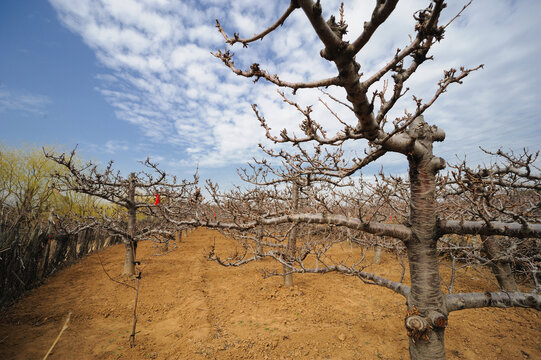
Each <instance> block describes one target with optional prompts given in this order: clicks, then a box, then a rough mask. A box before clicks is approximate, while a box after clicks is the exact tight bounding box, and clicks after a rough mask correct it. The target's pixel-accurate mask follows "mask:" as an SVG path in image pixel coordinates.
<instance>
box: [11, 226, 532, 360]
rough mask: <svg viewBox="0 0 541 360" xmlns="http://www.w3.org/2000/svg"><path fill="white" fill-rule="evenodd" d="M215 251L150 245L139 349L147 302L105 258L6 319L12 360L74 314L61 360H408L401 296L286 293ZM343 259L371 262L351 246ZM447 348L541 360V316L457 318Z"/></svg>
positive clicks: (304, 280)
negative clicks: (217, 258) (221, 261)
mask: <svg viewBox="0 0 541 360" xmlns="http://www.w3.org/2000/svg"><path fill="white" fill-rule="evenodd" d="M213 241H216V244H217V248H218V250H219V251H222V252H223V251H225V250H224V249H226V248H227V247H229V248H231V246H232V242H231V241H230V240H227V239H224V238H223V237H222V236H221V235H220V234H218V233H217V232H214V231H209V230H205V229H199V230H196V231H194V232H193V233H191V234H190V235H189V236H188V237H185V239H184V241H183V242H182V243H181V244H180V246H179V247H178V248H177V249H176V250H174V251H172V252H170V253H168V254H166V255H162V256H155V255H154V254H155V253H159V250H158V249H156V248H154V247H153V245H154V244H153V243H151V242H143V243H141V244H140V245H139V249H138V256H139V258H140V260H141V261H142V265H141V269H142V271H143V278H142V280H141V283H140V294H139V307H138V323H137V330H138V333H137V336H136V346H135V347H134V348H130V346H129V344H128V335H129V333H130V330H131V322H132V312H133V302H134V293H135V292H134V291H133V290H132V289H129V288H127V287H125V286H122V285H119V284H117V283H114V282H112V281H111V280H110V279H109V278H108V277H107V276H106V275H105V273H104V271H103V269H102V266H101V264H100V261H99V258H98V256H97V255H96V254H94V255H92V256H89V257H87V258H85V259H83V260H82V261H81V262H79V263H78V264H76V265H73V266H71V267H69V268H67V269H65V270H64V271H62V272H60V273H58V274H57V275H55V276H53V277H52V278H51V279H49V280H48V281H47V283H46V284H45V285H43V286H41V287H39V288H37V289H35V290H33V291H31V292H29V293H28V294H27V295H26V296H25V298H23V299H22V300H21V301H19V302H18V303H17V304H15V305H14V306H12V307H11V308H9V309H7V310H6V311H5V312H4V313H2V314H0V359H42V358H43V356H44V355H45V353H46V352H47V350H48V348H49V347H50V346H51V344H52V343H53V341H54V339H55V338H56V336H57V335H58V333H59V331H60V329H61V328H62V324H63V323H64V320H65V318H66V316H67V314H68V312H69V311H71V312H72V315H71V321H70V323H69V328H68V329H67V330H66V331H65V332H64V334H63V335H62V337H61V338H60V341H59V342H58V343H57V345H56V347H55V349H54V351H53V353H52V354H51V355H50V357H49V359H407V358H408V352H407V347H408V339H407V336H406V334H405V330H404V327H403V318H404V314H405V305H404V299H403V298H402V297H401V296H399V295H396V294H394V293H393V292H391V291H390V290H387V289H384V288H380V287H376V286H371V285H366V284H363V283H362V282H361V281H360V280H358V279H355V278H351V277H346V276H342V275H339V274H328V275H299V276H296V277H295V281H296V286H294V287H293V288H285V287H282V286H281V281H282V280H281V279H280V278H277V277H275V278H270V279H265V280H264V279H263V278H262V274H261V269H262V268H263V267H266V268H268V269H273V268H275V267H276V265H275V263H273V262H271V261H268V262H260V263H254V264H250V265H246V266H244V267H241V268H224V267H221V266H219V265H218V264H216V263H212V262H208V261H206V260H205V258H204V256H203V254H204V249H206V248H208V247H209V246H210V245H211V244H212V243H213ZM333 251H334V252H335V253H336V254H337V256H347V255H352V252H353V253H354V254H353V255H358V254H359V253H360V249H358V248H349V247H336V248H335V249H333ZM101 259H102V260H103V264H104V266H105V269H106V270H107V271H108V272H109V273H110V274H111V276H113V277H114V278H115V279H118V280H122V278H121V277H120V273H121V271H122V261H123V246H122V245H118V246H114V247H112V248H109V249H107V250H105V251H102V252H101ZM370 269H372V270H375V271H376V272H377V273H379V274H383V275H389V274H390V273H393V272H397V271H398V269H399V265H398V264H397V263H396V262H395V261H394V260H393V259H392V256H391V255H385V256H384V258H383V261H382V263H381V264H380V265H378V266H377V267H376V266H371V267H370V268H369V270H370ZM398 276H399V275H398ZM459 277H461V279H460V280H461V281H460V284H463V285H462V288H460V287H458V288H457V289H456V290H457V292H460V291H468V290H470V291H471V290H475V289H479V288H482V286H485V285H486V283H487V280H486V279H484V278H482V277H481V276H479V274H478V273H475V272H472V271H471V270H470V271H469V272H461V273H459ZM394 278H396V275H394ZM124 281H125V282H127V283H132V284H133V280H124ZM406 281H407V279H406ZM445 341H446V349H447V354H448V356H447V357H448V359H528V358H530V359H541V314H539V312H537V311H534V310H525V309H507V310H500V309H478V310H466V311H461V312H455V313H452V314H451V316H450V319H449V327H448V329H447V331H446V339H445Z"/></svg>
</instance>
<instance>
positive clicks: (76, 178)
mask: <svg viewBox="0 0 541 360" xmlns="http://www.w3.org/2000/svg"><path fill="white" fill-rule="evenodd" d="M45 156H46V157H47V158H49V159H51V160H53V161H55V162H57V163H58V164H60V165H63V166H64V167H65V168H66V169H67V170H68V173H67V174H66V173H56V174H55V177H56V180H57V181H58V184H59V185H58V186H59V188H60V187H61V189H62V190H63V191H75V192H78V193H83V194H88V195H92V196H95V197H98V198H100V199H102V200H105V201H106V202H108V203H112V204H114V205H115V206H116V207H117V209H116V211H114V212H113V213H112V214H106V213H103V215H102V222H103V227H104V228H106V229H108V230H110V231H111V232H113V233H115V234H117V235H121V236H123V239H124V244H125V246H126V257H125V261H124V271H123V275H128V276H131V275H135V264H136V261H135V259H136V250H137V241H138V240H141V239H142V238H144V237H145V236H148V235H150V234H152V233H159V232H161V231H162V230H161V229H160V228H159V227H157V226H156V224H151V225H153V226H151V227H149V228H144V229H137V226H136V223H137V213H138V211H140V210H141V209H149V208H152V207H154V206H156V205H157V204H158V202H159V201H158V199H156V200H157V201H154V199H155V198H156V196H159V195H156V194H160V192H161V193H162V194H163V195H165V193H167V195H168V196H169V197H171V196H174V197H178V198H182V197H183V196H185V193H186V192H188V191H189V189H190V188H191V187H193V186H195V185H196V184H197V181H198V178H197V175H195V176H194V180H193V181H191V182H190V181H186V180H182V181H181V182H180V183H178V184H177V182H176V178H173V179H172V181H171V182H168V181H167V180H168V179H167V175H166V173H165V172H164V171H162V170H160V169H159V168H158V164H155V163H152V162H150V160H149V159H147V160H146V161H145V162H144V163H143V165H145V166H146V167H147V168H148V169H149V170H151V171H153V172H154V173H155V174H154V175H153V174H152V173H150V172H145V171H140V172H138V173H135V172H133V173H130V175H129V176H128V177H127V178H125V177H123V176H122V175H121V174H120V172H119V171H114V170H113V167H112V166H113V162H112V161H111V162H109V164H108V165H107V167H106V168H105V169H104V170H101V169H99V168H98V166H97V165H96V164H93V163H92V162H87V163H86V164H84V165H78V164H77V163H76V162H75V161H74V156H75V150H73V151H72V152H71V153H70V154H69V155H66V154H65V153H63V154H61V155H55V154H53V153H47V152H46V153H45ZM163 195H162V198H163V197H164V196H163ZM119 210H122V212H120V211H119ZM124 212H125V216H124V214H123V213H124Z"/></svg>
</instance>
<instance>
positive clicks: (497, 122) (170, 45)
mask: <svg viewBox="0 0 541 360" xmlns="http://www.w3.org/2000/svg"><path fill="white" fill-rule="evenodd" d="M374 2H375V1H366V0H357V1H346V2H345V12H346V13H345V15H346V21H347V23H348V24H349V33H348V34H347V35H346V39H354V38H355V37H356V36H358V35H359V33H360V31H361V30H362V24H363V22H364V21H365V20H367V19H368V18H369V16H370V10H371V7H372V6H373V3H374ZM288 3H289V2H288V1H285V0H280V1H278V0H276V1H253V0H252V1H248V0H235V1H225V0H204V1H203V0H202V1H188V0H77V1H73V0H49V1H48V2H47V1H43V0H25V1H20V0H3V1H1V2H0V49H1V55H0V124H1V125H2V126H1V128H0V129H1V130H0V142H2V143H4V144H7V145H10V146H20V145H21V144H33V145H37V146H41V145H45V144H47V145H56V146H58V147H61V148H63V149H65V150H69V149H71V148H73V147H74V146H75V145H76V144H78V149H79V152H80V153H81V155H82V156H83V157H84V158H85V159H93V160H96V161H101V162H104V163H105V162H107V161H108V160H115V163H116V164H117V167H118V168H119V169H121V170H122V171H124V172H127V171H130V170H131V169H134V168H136V167H137V161H138V160H141V159H144V158H146V157H147V156H150V157H151V158H152V159H154V160H156V161H158V162H159V163H160V164H161V165H162V167H163V168H164V169H166V170H168V171H169V172H170V173H174V174H177V175H178V176H180V177H187V176H189V174H190V173H193V170H194V168H195V167H196V166H197V165H198V166H199V169H200V173H201V175H202V177H203V178H205V177H210V178H212V179H213V180H215V181H219V182H221V183H231V182H239V181H238V180H237V177H236V172H235V169H236V168H238V167H240V166H243V165H244V164H245V163H246V162H247V161H250V159H251V158H252V157H253V156H256V157H261V156H262V155H261V153H259V152H258V150H257V144H258V143H260V142H265V139H264V131H263V130H262V129H261V128H260V127H259V123H258V122H257V120H256V119H255V116H254V114H253V112H252V110H251V107H250V104H252V103H257V104H258V105H259V107H260V109H261V111H262V113H263V115H264V116H265V117H266V119H267V121H268V122H269V125H270V126H271V128H272V129H273V130H275V131H276V133H278V132H279V130H281V129H282V128H288V129H289V130H290V131H296V132H297V133H298V123H299V119H300V117H299V115H298V113H296V112H295V111H294V110H292V109H291V108H290V107H289V106H288V105H286V104H284V103H283V102H282V101H281V98H280V97H279V95H278V94H277V93H276V88H275V87H273V86H270V85H269V84H266V83H264V82H259V83H256V84H254V83H252V81H251V80H249V79H245V78H238V77H237V76H235V75H234V74H232V73H231V71H229V70H228V69H227V68H225V67H224V66H223V64H222V63H221V62H220V60H218V59H216V58H215V57H213V56H212V55H211V53H210V52H211V51H216V50H218V49H223V48H224V42H223V38H222V37H221V35H220V34H219V32H218V31H217V30H216V28H215V27H214V24H215V19H216V18H218V19H219V20H220V22H221V23H222V25H223V26H224V28H225V30H226V31H227V32H228V33H229V34H232V33H233V32H239V33H240V34H241V35H245V36H250V35H253V34H254V33H256V32H259V31H261V30H263V29H264V28H265V27H266V26H268V25H270V24H272V23H273V22H274V21H275V20H276V19H277V18H278V17H279V16H280V14H281V13H282V12H283V11H284V10H285V9H286V8H287V6H288ZM427 3H428V1H421V0H419V1H417V0H408V1H402V2H401V3H400V4H399V5H398V7H397V9H396V10H395V12H394V13H393V14H392V15H391V17H390V19H389V21H388V22H387V23H385V24H384V25H383V26H382V27H380V29H379V30H378V32H377V33H376V35H375V36H374V37H373V39H372V41H371V43H370V45H369V46H367V47H366V48H365V49H364V50H363V52H362V53H361V54H359V55H358V57H357V61H358V62H359V63H360V64H361V67H362V71H363V72H364V74H365V75H369V74H370V73H372V72H373V71H375V70H376V69H377V68H378V67H379V66H381V65H382V64H384V63H385V62H386V60H388V59H389V58H390V57H391V56H392V55H393V54H394V51H395V50H396V48H398V47H400V48H402V47H404V46H405V45H406V44H407V43H408V35H409V34H413V26H414V25H413V18H412V14H413V13H414V12H415V11H416V10H418V9H421V8H423V7H425V6H426V5H427ZM450 3H451V4H449V7H448V8H447V9H446V10H445V12H444V15H443V21H444V22H447V21H448V20H449V19H451V18H452V17H453V16H454V15H455V14H456V13H457V12H458V11H459V10H460V8H461V7H462V6H463V5H464V4H465V3H466V1H465V0H464V1H462V2H461V1H451V2H450ZM322 6H323V10H324V15H325V17H326V18H327V17H328V16H330V15H331V14H337V9H338V7H339V1H334V0H333V1H331V0H323V1H322ZM539 14H541V2H539V1H538V0H474V1H473V4H472V5H471V6H470V7H469V8H468V9H467V10H466V12H465V13H464V14H463V15H462V16H461V17H460V18H459V19H458V20H456V21H455V22H454V23H453V24H452V25H451V26H450V27H449V28H448V31H447V34H446V36H445V39H444V41H443V42H441V43H440V44H437V45H436V46H435V47H434V50H433V55H434V58H435V60H434V61H433V62H428V63H425V64H423V65H422V67H421V69H420V71H419V72H418V73H417V74H415V76H414V77H412V79H411V81H410V84H409V85H408V86H409V87H410V88H411V90H410V93H411V94H415V95H417V96H418V97H421V98H423V99H429V98H430V97H431V96H432V94H433V92H434V91H435V89H436V86H437V85H436V84H437V81H438V80H439V78H440V77H441V75H442V73H443V72H442V70H443V69H448V68H451V67H455V68H458V67H460V66H462V65H464V66H466V67H475V66H477V65H479V64H485V69H484V70H481V71H478V72H476V73H473V74H472V75H470V76H469V77H468V78H466V79H465V81H464V84H463V85H454V86H452V87H450V88H449V91H448V92H447V93H446V94H444V96H443V97H441V98H440V100H439V101H438V102H437V103H436V104H435V105H434V106H433V107H432V108H431V109H430V110H429V111H428V112H427V113H425V119H426V120H427V121H428V122H429V123H431V124H435V125H438V126H439V127H441V128H443V129H444V130H445V131H446V134H447V138H446V141H445V142H444V143H442V144H438V145H437V146H436V148H435V152H436V153H437V154H438V155H439V156H442V157H444V158H445V159H446V160H448V161H451V162H452V161H453V160H455V159H456V157H457V156H458V157H460V158H462V157H464V155H466V154H467V156H468V159H471V160H472V161H474V162H482V161H486V160H487V157H486V156H484V155H483V154H482V153H481V152H480V150H479V149H478V147H479V146H483V147H485V148H487V149H491V150H494V149H497V148H499V147H503V148H504V149H515V150H519V149H521V148H523V147H527V148H529V149H530V150H532V151H536V150H539V149H540V146H539V142H540V139H541V102H540V95H541V90H540V89H541V87H540V86H539V84H540V83H541V75H540V72H539V71H538V64H539V61H540V60H539V59H541V40H540V39H539V20H538V15H539ZM320 50H321V43H320V42H319V41H318V40H317V39H316V37H315V35H314V33H313V31H312V29H311V27H310V26H309V23H308V21H307V20H306V18H305V17H304V15H303V14H302V12H301V11H297V12H296V13H294V14H293V15H292V16H291V17H290V18H289V19H288V20H287V21H286V23H285V25H284V26H283V27H281V28H280V29H278V30H277V31H276V32H274V33H272V34H271V35H269V36H267V37H266V38H265V39H264V40H263V41H259V42H257V43H255V44H253V45H251V46H249V48H248V49H242V46H234V47H233V49H232V51H233V52H234V53H235V63H236V65H237V66H239V67H243V68H247V67H248V66H249V65H250V64H251V63H253V62H257V63H259V64H261V67H262V68H264V69H267V70H268V71H269V72H271V73H278V74H279V75H280V77H281V78H282V79H284V80H290V81H298V80H316V79H320V78H324V77H328V76H333V75H334V74H335V73H334V72H333V67H332V66H330V64H328V63H326V62H325V61H324V60H323V59H322V58H320V56H319V51H320ZM330 91H331V92H332V93H333V94H334V95H336V96H339V97H343V95H344V94H343V92H341V91H340V89H330ZM288 94H289V95H288V96H290V97H291V98H292V99H293V100H295V101H298V102H299V103H300V104H303V105H304V106H306V105H310V104H314V109H315V117H316V118H317V119H319V120H320V122H321V123H322V124H323V125H324V126H325V127H326V128H328V129H329V131H330V132H332V131H335V130H336V129H337V126H338V124H337V123H336V121H334V120H333V117H332V116H331V115H330V114H329V113H328V112H326V110H325V109H324V108H323V106H322V105H321V104H319V105H318V97H321V96H323V95H322V94H321V93H320V92H317V91H299V92H298V94H297V95H296V96H293V95H291V93H290V92H289V93H288ZM412 104H413V102H412V100H411V97H406V99H404V101H402V102H401V103H400V104H398V106H397V107H396V109H395V111H394V112H393V114H394V115H396V116H400V115H401V114H403V111H404V109H406V108H409V109H410V110H411V109H413V106H412ZM330 105H331V106H333V108H334V110H335V111H336V112H337V113H339V114H340V115H341V116H342V118H343V120H344V121H348V122H353V117H352V116H351V114H349V113H348V112H347V111H344V109H343V108H342V109H341V108H340V106H339V105H337V104H330ZM350 149H351V150H352V151H357V152H360V151H362V144H360V145H359V144H352V145H350ZM381 165H383V166H385V168H387V169H389V170H390V171H395V172H404V170H405V164H404V159H403V158H402V157H400V156H389V157H386V158H384V159H382V161H381V162H380V163H378V164H377V165H376V166H375V167H372V168H369V169H367V172H370V171H373V170H374V169H375V168H376V167H377V168H378V169H379V166H381Z"/></svg>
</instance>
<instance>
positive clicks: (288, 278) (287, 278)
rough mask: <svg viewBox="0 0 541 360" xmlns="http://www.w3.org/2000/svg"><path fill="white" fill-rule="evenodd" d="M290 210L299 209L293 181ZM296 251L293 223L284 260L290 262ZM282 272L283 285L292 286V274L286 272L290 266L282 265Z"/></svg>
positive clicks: (295, 225)
mask: <svg viewBox="0 0 541 360" xmlns="http://www.w3.org/2000/svg"><path fill="white" fill-rule="evenodd" d="M291 196H292V202H293V204H292V205H293V206H292V212H296V211H297V210H298V209H299V185H297V183H296V182H295V181H293V188H292V194H291ZM296 252H297V224H294V225H293V229H291V232H290V233H289V236H288V238H287V249H286V261H287V263H288V264H289V263H291V262H292V259H293V258H294V257H295V255H296ZM283 269H284V273H285V274H286V275H284V286H293V274H287V273H288V272H289V271H291V267H290V266H287V265H284V266H283Z"/></svg>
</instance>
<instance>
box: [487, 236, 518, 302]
mask: <svg viewBox="0 0 541 360" xmlns="http://www.w3.org/2000/svg"><path fill="white" fill-rule="evenodd" d="M481 240H482V241H483V249H484V250H485V252H486V253H487V257H488V259H489V260H491V261H492V262H491V263H490V267H491V268H492V272H493V273H494V276H495V277H496V280H498V284H499V285H500V288H501V289H502V290H504V291H518V286H517V283H516V281H515V277H514V276H513V272H512V270H511V266H510V265H509V263H508V262H506V261H502V260H500V259H499V258H500V256H501V255H502V249H501V246H500V244H498V240H497V238H495V237H494V236H481Z"/></svg>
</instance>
